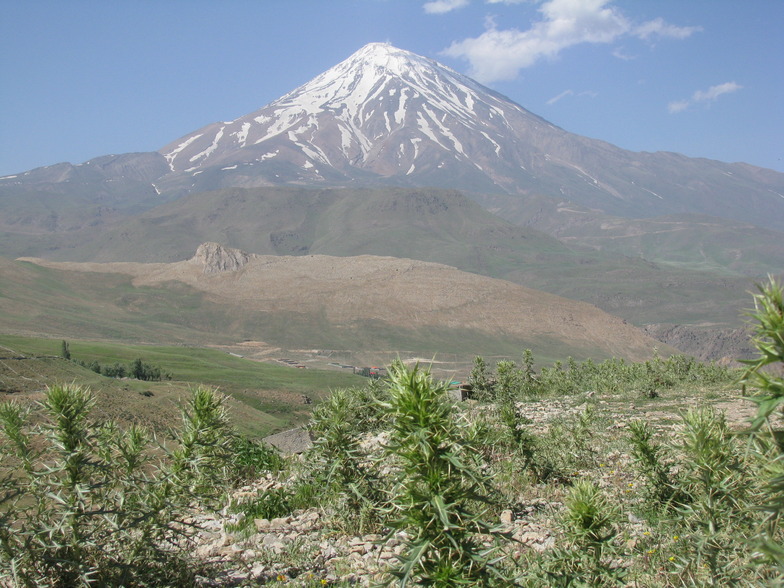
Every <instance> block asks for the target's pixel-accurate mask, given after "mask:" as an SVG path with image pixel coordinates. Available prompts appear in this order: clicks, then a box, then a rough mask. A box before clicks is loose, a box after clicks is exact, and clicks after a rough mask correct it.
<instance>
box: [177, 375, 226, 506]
mask: <svg viewBox="0 0 784 588" xmlns="http://www.w3.org/2000/svg"><path fill="white" fill-rule="evenodd" d="M180 411H181V415H182V425H181V429H180V430H179V432H177V433H176V435H175V438H176V441H177V445H178V447H177V449H175V450H174V451H173V452H172V456H171V457H172V461H173V464H172V472H173V473H174V475H175V476H176V478H177V484H178V485H179V486H180V488H181V491H184V492H185V493H186V494H187V493H190V494H192V495H194V496H203V497H206V496H210V495H211V494H213V492H214V489H216V488H222V487H224V486H226V485H227V480H229V479H230V478H231V472H230V464H231V463H232V456H233V445H234V440H235V435H236V434H235V432H234V430H233V429H232V427H231V424H230V422H229V416H228V411H227V409H226V398H225V397H224V396H222V395H221V394H219V393H218V392H217V391H216V390H214V389H213V388H208V387H204V386H199V387H198V388H196V389H195V390H193V391H192V392H191V396H190V397H189V398H188V399H187V401H186V402H185V404H184V405H183V406H182V408H181V409H180Z"/></svg>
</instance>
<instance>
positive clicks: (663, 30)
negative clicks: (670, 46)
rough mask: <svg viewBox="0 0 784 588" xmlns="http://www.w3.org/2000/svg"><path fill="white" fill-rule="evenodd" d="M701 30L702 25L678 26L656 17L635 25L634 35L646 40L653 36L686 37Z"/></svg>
mask: <svg viewBox="0 0 784 588" xmlns="http://www.w3.org/2000/svg"><path fill="white" fill-rule="evenodd" d="M701 30H702V27H676V26H675V25H671V24H667V23H666V22H664V19H662V18H655V19H653V20H649V21H648V22H644V23H642V24H641V25H640V26H638V27H635V29H634V35H635V36H637V37H639V38H640V39H645V40H648V39H649V38H650V37H653V36H659V37H670V38H672V39H685V38H686V37H689V36H691V35H692V34H693V33H696V32H699V31H701Z"/></svg>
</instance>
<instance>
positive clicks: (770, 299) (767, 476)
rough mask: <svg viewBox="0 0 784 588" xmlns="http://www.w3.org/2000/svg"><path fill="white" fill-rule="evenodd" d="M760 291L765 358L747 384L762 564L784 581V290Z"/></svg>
mask: <svg viewBox="0 0 784 588" xmlns="http://www.w3.org/2000/svg"><path fill="white" fill-rule="evenodd" d="M758 290H759V292H758V293H757V294H755V295H754V311H752V312H751V313H750V316H751V317H752V319H754V320H755V321H756V328H755V332H754V336H753V338H752V342H753V343H754V345H755V347H756V348H757V350H758V352H759V355H758V357H757V358H756V359H753V360H750V361H747V362H745V363H746V364H747V365H748V368H747V370H746V372H745V373H744V375H743V380H742V382H743V385H744V389H745V388H746V387H749V388H752V389H756V391H755V392H754V393H752V394H751V396H750V399H751V400H752V401H753V402H755V403H756V404H757V415H756V418H755V419H754V421H753V422H752V426H751V430H752V432H753V434H754V439H755V441H756V444H757V448H758V451H759V454H760V460H759V463H760V464H761V465H760V466H759V468H758V474H759V476H760V479H761V482H762V505H761V509H762V511H763V512H764V513H765V515H766V516H765V519H764V521H763V522H762V524H761V525H760V528H759V529H758V531H757V534H756V536H755V544H756V546H757V548H758V549H759V551H760V553H761V554H762V556H763V557H762V558H761V561H763V562H765V563H767V564H772V565H774V566H776V567H777V568H778V570H779V576H778V580H779V581H781V582H782V583H784V537H782V525H781V519H782V517H783V516H784V430H782V428H781V417H782V416H784V377H782V375H783V373H784V372H782V369H784V288H782V285H781V284H779V283H778V282H776V280H775V279H773V278H772V277H771V278H770V279H769V281H768V283H767V284H764V285H760V286H758ZM776 416H778V417H779V421H778V423H777V421H776Z"/></svg>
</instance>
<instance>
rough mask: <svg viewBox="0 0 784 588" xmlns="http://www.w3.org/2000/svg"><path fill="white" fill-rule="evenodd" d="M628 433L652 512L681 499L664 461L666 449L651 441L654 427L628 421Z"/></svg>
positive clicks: (673, 478)
mask: <svg viewBox="0 0 784 588" xmlns="http://www.w3.org/2000/svg"><path fill="white" fill-rule="evenodd" d="M629 432H630V443H631V450H632V457H633V458H634V462H635V465H636V466H637V470H638V471H639V473H640V475H641V476H642V478H643V479H644V480H645V498H646V501H647V503H648V506H649V508H651V510H653V511H654V512H657V511H667V510H669V509H670V508H671V507H673V506H675V505H677V504H678V503H679V501H682V500H683V499H684V497H683V496H682V493H681V492H680V490H679V486H678V482H677V480H676V479H675V475H674V474H673V472H672V470H671V468H670V465H669V464H668V463H667V450H666V448H665V447H664V446H663V445H661V444H659V443H656V441H654V439H653V430H652V429H651V427H650V425H649V424H648V423H647V422H645V421H640V420H635V421H631V422H630V423H629Z"/></svg>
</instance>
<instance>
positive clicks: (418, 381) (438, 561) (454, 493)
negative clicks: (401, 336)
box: [384, 362, 498, 586]
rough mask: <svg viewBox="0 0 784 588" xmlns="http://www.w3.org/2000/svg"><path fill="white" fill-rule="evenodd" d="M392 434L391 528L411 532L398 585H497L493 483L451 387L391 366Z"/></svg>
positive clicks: (422, 373)
mask: <svg viewBox="0 0 784 588" xmlns="http://www.w3.org/2000/svg"><path fill="white" fill-rule="evenodd" d="M389 374H390V376H389V377H390V385H389V400H388V401H387V402H386V403H385V405H384V406H385V409H386V412H387V414H388V416H389V428H390V439H389V441H388V443H387V445H386V447H385V452H384V457H385V458H386V460H387V461H388V462H394V463H396V464H397V466H398V468H399V472H398V474H397V475H396V483H395V486H394V488H393V497H392V501H391V507H392V516H391V519H390V525H391V526H392V528H393V529H394V530H397V531H405V532H406V533H407V536H406V537H407V538H406V540H405V550H404V551H403V553H402V554H401V556H400V558H399V563H398V565H396V566H395V567H393V568H392V569H391V570H390V572H391V574H392V575H393V576H394V577H395V578H397V582H398V584H399V585H400V586H407V585H409V584H414V583H416V584H417V585H425V586H457V585H471V586H482V585H493V584H494V582H497V581H498V580H497V578H496V576H495V572H496V570H495V568H494V566H493V563H492V561H491V555H490V553H491V550H490V549H488V548H487V547H485V546H484V545H483V542H482V538H481V536H482V535H490V536H492V535H494V534H496V533H497V530H496V529H494V528H493V527H492V526H491V525H490V524H488V522H487V520H486V503H487V495H488V488H489V484H488V480H487V479H486V478H485V476H484V475H483V474H482V473H481V470H480V467H479V465H480V463H479V458H480V454H479V452H478V450H477V447H476V439H475V433H474V431H473V430H472V428H471V427H470V426H469V425H468V424H467V423H466V422H464V421H462V420H461V419H460V418H458V415H456V414H455V412H454V407H453V404H452V403H451V402H450V401H449V400H448V398H447V390H448V385H447V384H446V383H437V382H435V381H433V379H432V378H431V376H430V374H429V373H428V372H426V371H423V370H421V369H420V368H419V367H418V366H417V367H414V368H412V369H408V368H406V367H405V366H404V365H403V364H402V363H400V362H396V363H394V364H393V365H392V366H391V368H390V370H389Z"/></svg>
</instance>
